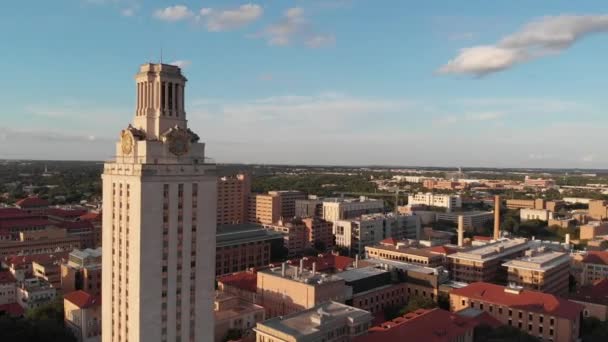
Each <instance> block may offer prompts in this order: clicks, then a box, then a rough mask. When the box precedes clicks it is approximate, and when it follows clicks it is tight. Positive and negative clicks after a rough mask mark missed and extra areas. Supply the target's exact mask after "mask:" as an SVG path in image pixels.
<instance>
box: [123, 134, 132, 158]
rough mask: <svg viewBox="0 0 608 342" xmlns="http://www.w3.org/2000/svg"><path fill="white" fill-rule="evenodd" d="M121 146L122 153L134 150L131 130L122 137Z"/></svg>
mask: <svg viewBox="0 0 608 342" xmlns="http://www.w3.org/2000/svg"><path fill="white" fill-rule="evenodd" d="M120 146H121V147H122V153H123V154H125V155H129V154H131V152H133V136H132V135H131V133H129V132H124V133H123V134H122V136H121V138H120Z"/></svg>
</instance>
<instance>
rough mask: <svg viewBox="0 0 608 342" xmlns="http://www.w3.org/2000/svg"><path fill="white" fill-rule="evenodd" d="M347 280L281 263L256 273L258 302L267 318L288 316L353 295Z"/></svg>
mask: <svg viewBox="0 0 608 342" xmlns="http://www.w3.org/2000/svg"><path fill="white" fill-rule="evenodd" d="M350 295H351V291H350V288H349V287H347V286H346V284H345V282H344V279H342V278H338V277H336V276H333V275H326V274H319V273H316V272H312V271H308V270H306V269H302V268H300V267H297V266H291V265H286V264H282V265H281V266H279V267H273V268H270V269H265V270H260V271H258V273H257V304H259V305H261V306H263V307H264V308H265V309H266V316H267V317H276V316H284V315H289V314H292V313H295V312H298V311H301V310H305V309H310V308H313V307H315V306H316V305H318V304H321V303H324V302H327V301H330V300H333V301H337V302H340V303H344V301H345V300H346V298H348V297H350Z"/></svg>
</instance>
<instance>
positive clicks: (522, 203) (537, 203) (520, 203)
mask: <svg viewBox="0 0 608 342" xmlns="http://www.w3.org/2000/svg"><path fill="white" fill-rule="evenodd" d="M506 205H507V208H508V209H545V200H544V199H542V198H538V199H529V200H528V199H508V200H507V201H506Z"/></svg>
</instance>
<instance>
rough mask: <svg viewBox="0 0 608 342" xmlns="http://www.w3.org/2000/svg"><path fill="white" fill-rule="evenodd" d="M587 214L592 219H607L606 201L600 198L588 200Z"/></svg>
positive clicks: (607, 204)
mask: <svg viewBox="0 0 608 342" xmlns="http://www.w3.org/2000/svg"><path fill="white" fill-rule="evenodd" d="M589 216H590V217H591V218H593V219H594V220H605V219H608V202H607V201H602V200H592V201H589Z"/></svg>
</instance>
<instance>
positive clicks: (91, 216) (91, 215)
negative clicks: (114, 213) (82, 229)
mask: <svg viewBox="0 0 608 342" xmlns="http://www.w3.org/2000/svg"><path fill="white" fill-rule="evenodd" d="M80 219H81V220H83V221H100V220H101V212H99V213H96V212H93V211H89V212H88V213H86V214H84V215H81V216H80Z"/></svg>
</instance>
